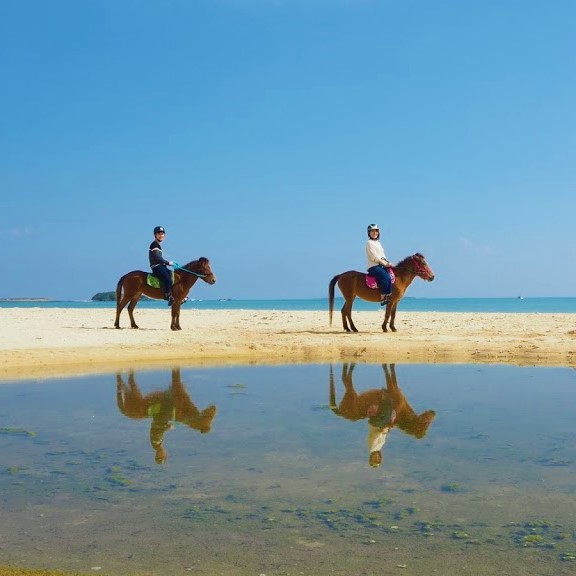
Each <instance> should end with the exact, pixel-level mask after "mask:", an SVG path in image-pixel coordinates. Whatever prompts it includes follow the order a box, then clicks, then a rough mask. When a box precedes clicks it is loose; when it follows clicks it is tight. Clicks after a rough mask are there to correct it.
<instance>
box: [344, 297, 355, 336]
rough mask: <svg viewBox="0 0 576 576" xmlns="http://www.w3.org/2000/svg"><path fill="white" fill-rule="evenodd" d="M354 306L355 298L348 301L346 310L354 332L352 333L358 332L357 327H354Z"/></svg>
mask: <svg viewBox="0 0 576 576" xmlns="http://www.w3.org/2000/svg"><path fill="white" fill-rule="evenodd" d="M352 304H354V297H352V298H351V299H350V300H346V303H345V304H344V308H346V316H347V318H348V322H349V324H350V329H351V330H352V332H358V329H357V328H356V326H354V322H352ZM344 308H343V309H344Z"/></svg>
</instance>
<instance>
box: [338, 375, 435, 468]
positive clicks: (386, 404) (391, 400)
mask: <svg viewBox="0 0 576 576" xmlns="http://www.w3.org/2000/svg"><path fill="white" fill-rule="evenodd" d="M354 367H355V364H350V365H348V364H343V365H342V384H344V388H345V393H344V396H343V397H342V400H341V401H340V403H339V404H337V403H336V386H335V383H334V372H333V369H332V366H330V409H331V410H332V412H334V414H337V415H338V416H342V417H343V418H346V420H352V421H356V420H363V419H366V418H367V419H368V424H369V444H370V447H369V452H370V456H369V463H370V465H371V466H372V467H377V466H379V465H380V464H381V463H382V453H381V448H382V446H383V443H384V442H385V440H386V435H387V434H388V432H389V431H390V430H391V429H392V428H393V427H398V428H399V429H400V430H402V432H404V433H406V434H409V435H410V436H414V437H415V438H418V439H420V438H424V436H425V435H426V433H427V432H428V428H429V427H430V424H432V422H433V421H434V418H435V417H436V412H434V410H426V411H425V412H422V413H421V414H416V412H414V410H413V409H412V407H411V406H410V404H409V403H408V401H407V400H406V397H405V396H404V394H403V393H402V390H400V387H399V386H398V380H397V378H396V366H395V364H390V365H388V364H382V368H384V375H385V377H386V388H372V389H371V390H366V391H365V392H361V393H358V392H356V390H355V389H354V381H353V376H352V375H353V372H354ZM382 408H383V409H384V410H382ZM386 411H388V412H389V413H388V415H387V418H385V419H384V420H385V421H379V418H378V415H380V420H382V413H386ZM375 444H376V446H375Z"/></svg>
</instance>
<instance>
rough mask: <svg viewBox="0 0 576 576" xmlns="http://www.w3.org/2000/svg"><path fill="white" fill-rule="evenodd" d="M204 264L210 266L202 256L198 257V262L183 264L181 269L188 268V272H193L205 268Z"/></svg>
mask: <svg viewBox="0 0 576 576" xmlns="http://www.w3.org/2000/svg"><path fill="white" fill-rule="evenodd" d="M206 264H210V261H209V260H208V258H204V256H200V258H198V260H192V262H188V264H185V265H184V266H183V268H189V269H190V270H194V269H197V268H204V267H205V266H206Z"/></svg>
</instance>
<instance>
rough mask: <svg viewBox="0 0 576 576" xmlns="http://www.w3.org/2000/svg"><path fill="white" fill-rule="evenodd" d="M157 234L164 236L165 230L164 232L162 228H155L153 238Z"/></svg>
mask: <svg viewBox="0 0 576 576" xmlns="http://www.w3.org/2000/svg"><path fill="white" fill-rule="evenodd" d="M159 232H164V234H166V230H164V228H163V227H162V226H156V228H154V236H156V234H158V233H159Z"/></svg>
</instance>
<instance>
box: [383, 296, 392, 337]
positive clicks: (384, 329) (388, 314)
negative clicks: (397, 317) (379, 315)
mask: <svg viewBox="0 0 576 576" xmlns="http://www.w3.org/2000/svg"><path fill="white" fill-rule="evenodd" d="M391 306H392V305H391V304H390V302H388V304H386V313H385V314H384V322H383V323H382V332H388V326H387V325H388V320H389V319H390V308H391Z"/></svg>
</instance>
